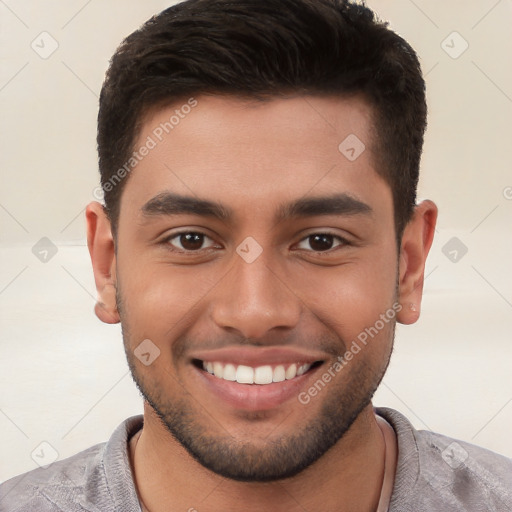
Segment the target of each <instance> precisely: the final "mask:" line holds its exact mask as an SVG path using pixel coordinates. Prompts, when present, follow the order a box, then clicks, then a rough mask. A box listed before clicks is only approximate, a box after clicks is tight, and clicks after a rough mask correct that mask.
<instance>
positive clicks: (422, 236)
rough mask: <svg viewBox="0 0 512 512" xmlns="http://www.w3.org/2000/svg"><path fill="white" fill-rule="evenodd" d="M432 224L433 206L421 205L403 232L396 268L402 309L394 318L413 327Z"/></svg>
mask: <svg viewBox="0 0 512 512" xmlns="http://www.w3.org/2000/svg"><path fill="white" fill-rule="evenodd" d="M436 221H437V206H436V205H435V204H434V203H433V202H432V201H422V202H421V203H420V204H419V205H417V206H416V208H415V209H414V214H413V216H412V219H411V220H410V221H409V223H408V224H407V226H406V227H405V229H404V233H403V236H402V243H401V248H400V265H399V278H400V281H399V294H400V297H399V298H400V304H401V305H402V309H401V310H400V312H399V313H398V314H397V320H398V321H399V322H400V323H402V324H413V323H414V322H416V321H417V320H418V318H419V316H420V309H421V298H422V295H423V281H424V275H425V261H426V259H427V255H428V252H429V250H430V247H431V245H432V240H433V239H434V231H435V227H436Z"/></svg>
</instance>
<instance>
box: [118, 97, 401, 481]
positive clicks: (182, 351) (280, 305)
mask: <svg viewBox="0 0 512 512" xmlns="http://www.w3.org/2000/svg"><path fill="white" fill-rule="evenodd" d="M196 100H197V105H196V106H194V108H193V109H191V111H190V112H189V113H188V114H187V115H185V116H183V118H181V117H180V121H179V124H176V125H175V126H174V127H173V129H172V131H170V132H169V134H165V137H163V138H162V141H159V140H158V138H156V137H155V135H154V133H155V129H156V128H157V127H159V126H161V123H165V122H166V121H168V120H169V118H170V117H171V116H172V115H173V113H174V112H175V110H176V108H178V109H179V107H180V106H179V105H177V106H173V107H172V108H169V109H164V110H159V111H157V112H154V113H153V114H152V115H148V116H147V117H146V119H145V122H144V125H143V127H142V130H141V132H140V134H139V137H138V141H137V142H136V144H135V147H136V148H139V147H141V146H143V145H144V144H145V143H146V142H147V141H148V137H151V138H152V139H154V141H156V145H155V147H153V148H152V149H151V150H150V151H149V152H148V154H147V155H146V156H144V157H143V158H142V159H141V160H140V162H139V163H138V164H137V166H136V168H135V169H134V170H133V171H132V173H131V175H130V176H129V179H128V182H127V183H126V186H125V189H124V191H123V194H122V199H121V205H120V216H119V224H118V234H117V241H116V253H115V257H114V258H113V265H112V268H113V276H114V278H113V279H114V284H115V288H116V291H117V308H118V310H119V315H120V318H121V323H122V328H123V336H124V343H125V348H126V354H127V358H128V362H129V365H130V368H131V371H132V373H133V376H134V379H135V381H136V383H137V385H138V387H139V388H140V390H141V391H142V393H143V395H144V397H145V399H146V401H147V402H148V403H149V404H150V405H151V407H152V408H153V409H154V411H155V412H156V414H157V415H158V416H159V417H160V418H161V420H162V422H163V424H164V425H165V427H166V428H167V430H168V431H169V432H170V433H171V434H172V435H173V436H174V438H175V439H177V440H178V441H179V442H180V443H181V444H182V445H183V446H184V447H185V448H186V449H187V450H188V451H189V453H190V454H191V455H193V457H194V458H195V459H196V460H198V461H199V462H200V463H201V464H203V465H204V466H205V467H207V468H209V469H211V470H212V471H214V472H216V473H218V474H221V475H223V476H226V477H228V478H233V479H238V480H245V481H265V480H267V481H268V480H273V479H277V478H283V477H286V476H291V475H293V474H296V473H298V472H299V471H301V470H303V469H304V468H306V467H308V466H309V465H310V464H312V463H313V462H314V461H315V460H317V459H318V458H319V457H321V456H322V455H323V454H324V453H325V452H326V451H327V450H328V449H329V448H330V447H331V446H333V445H334V444H335V443H336V442H337V441H338V440H339V439H340V438H341V437H342V436H343V435H344V434H345V433H346V432H347V430H348V429H349V427H350V426H351V425H352V424H353V422H354V420H355V419H356V418H357V416H358V415H359V413H360V412H361V411H362V410H363V409H364V408H365V407H367V406H368V404H369V403H370V399H371V396H372V395H373V393H374V391H375V390H376V388H377V386H378V384H379V382H380V380H381V378H382V376H383V374H384V372H385V369H386V367H387V364H388V360H389V356H390V353H391V349H392V343H393V332H394V323H395V319H394V318H392V317H391V319H390V318H387V317H386V318H387V321H386V322H384V321H382V318H383V316H382V315H385V314H386V312H388V316H389V311H390V310H391V311H393V305H394V304H395V302H396V301H397V299H398V297H397V283H399V280H400V275H399V266H398V263H399V258H398V254H397V247H396V238H395V231H394V221H393V202H392V194H391V189H390V187H389V186H388V184H387V183H386V182H385V181H384V180H383V179H382V178H381V177H380V176H379V175H378V174H377V173H376V171H375V166H374V155H373V154H372V137H371V133H370V130H371V111H370V109H369V107H368V106H367V105H366V104H365V103H364V102H363V101H361V100H358V99H339V98H336V99H333V98H316V97H302V98H292V99H276V100H271V101H267V102H259V103H258V102H248V101H243V100H239V99H234V98H220V97H203V96H200V97H198V98H196ZM186 110H188V109H186ZM351 134H354V135H356V136H357V138H358V139H359V140H360V141H362V142H363V143H364V145H365V149H364V151H363V152H362V153H361V154H360V155H359V156H358V157H357V158H356V159H354V158H353V156H354V154H355V155H357V153H358V152H359V151H360V148H362V146H357V147H356V146H354V144H353V143H352V145H349V146H354V148H355V151H353V152H352V151H351V150H350V147H349V148H348V149H347V148H345V149H343V148H344V146H342V150H340V149H339V146H340V143H342V142H343V141H344V140H345V139H346V138H347V137H348V136H349V135H351ZM349 140H350V139H349ZM352 140H354V139H352ZM347 155H348V156H350V157H351V158H347ZM395 306H396V304H395ZM395 309H396V308H395ZM379 319H380V322H379ZM372 328H373V330H371V329H372ZM365 330H366V331H365ZM375 331H377V332H376V333H375ZM365 332H366V333H367V334H368V332H372V334H373V336H372V337H370V336H368V335H367V336H366V338H367V343H366V344H363V343H361V341H360V340H361V339H362V338H364V334H362V333H365ZM358 337H359V338H358ZM144 340H149V341H145V342H144V343H145V344H143V345H141V342H143V341H144ZM358 340H359V341H358ZM353 341H356V343H357V344H358V345H359V346H360V348H361V350H360V351H358V352H357V353H355V354H353V357H352V358H350V357H349V358H345V356H344V355H345V354H346V353H347V351H349V349H350V348H351V347H353V346H354V345H353V344H352V342H353ZM141 351H143V353H144V354H145V355H144V356H143V357H142V358H141V359H142V361H141V360H140V359H139V357H140V353H141ZM137 354H139V357H137ZM148 354H149V355H148ZM340 366H341V369H340ZM326 374H330V375H331V378H330V379H328V378H326V377H325V375H326ZM322 379H323V380H322ZM319 380H322V381H323V382H324V385H323V386H322V385H319V384H318V382H319ZM325 381H328V383H325ZM251 382H252V383H251ZM315 383H316V388H315ZM313 388H314V389H316V392H314V391H311V390H312V389H313Z"/></svg>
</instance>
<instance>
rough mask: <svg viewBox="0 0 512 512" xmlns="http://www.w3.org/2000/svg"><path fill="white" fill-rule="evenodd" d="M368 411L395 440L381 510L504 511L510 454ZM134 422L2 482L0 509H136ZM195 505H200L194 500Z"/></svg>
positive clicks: (510, 489)
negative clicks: (388, 490) (390, 480)
mask: <svg viewBox="0 0 512 512" xmlns="http://www.w3.org/2000/svg"><path fill="white" fill-rule="evenodd" d="M376 412H377V413H378V414H379V415H380V416H382V417H383V418H385V419H386V420H387V421H388V422H389V423H390V424H391V425H392V427H393V428H394V430H395V432H396V434H397V438H398V464H397V472H396V476H395V484H394V488H393V495H392V498H391V504H390V508H389V512H409V511H410V512H425V511H440V512H456V511H465V512H468V511H469V512H477V511H478V512H505V511H512V459H508V458H506V457H503V456H501V455H498V454H496V453H493V452H490V451H488V450H485V449H483V448H480V447H478V446H474V445H472V444H469V443H465V442H463V441H455V440H453V439H450V438H448V437H446V436H443V435H440V434H434V433H432V432H428V431H425V430H416V429H414V427H413V426H412V425H411V424H410V423H409V421H408V420H407V418H405V417H404V416H403V415H402V414H400V413H399V412H397V411H394V410H393V409H388V408H376ZM142 423H143V418H142V416H135V417H132V418H129V419H127V420H126V421H124V422H123V423H121V425H120V426H119V427H118V428H117V429H116V430H115V432H114V433H113V435H112V437H111V438H110V440H109V441H108V442H107V443H102V444H98V445H96V446H93V447H91V448H89V449H87V450H85V451H83V452H80V453H78V454H76V455H74V456H72V457H69V458H68V459H65V460H61V461H57V462H55V463H53V464H51V465H50V466H49V467H47V468H39V469H35V470H33V471H30V472H28V473H25V474H24V475H20V476H17V477H15V478H12V479H11V480H8V481H7V482H4V483H3V484H2V485H1V486H0V511H1V512H29V511H30V512H35V511H37V512H74V511H80V512H83V511H89V512H100V511H101V512H111V511H112V512H114V511H116V512H140V510H141V509H140V505H139V501H138V499H137V493H136V490H135V487H134V483H133V477H132V472H131V467H130V462H129V456H128V441H129V439H130V438H131V436H133V435H134V434H135V433H136V432H137V431H138V430H139V429H140V428H141V427H142ZM196 508H197V509H198V510H201V506H200V504H197V506H196ZM203 508H204V506H203Z"/></svg>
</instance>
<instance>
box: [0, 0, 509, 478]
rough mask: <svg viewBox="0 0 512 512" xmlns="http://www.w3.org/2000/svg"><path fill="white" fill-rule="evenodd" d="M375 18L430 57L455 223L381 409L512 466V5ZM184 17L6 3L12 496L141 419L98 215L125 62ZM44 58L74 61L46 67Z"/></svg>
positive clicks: (4, 207) (2, 368) (431, 151)
mask: <svg viewBox="0 0 512 512" xmlns="http://www.w3.org/2000/svg"><path fill="white" fill-rule="evenodd" d="M368 3H369V5H370V6H371V7H373V8H374V9H375V10H376V11H377V12H378V13H379V14H380V15H381V17H382V18H384V19H388V20H390V22H391V26H392V27H393V28H394V29H395V30H396V31H398V32H399V33H400V34H401V35H402V36H404V37H405V38H406V39H407V40H408V41H409V42H410V43H411V44H412V45H413V47H414V48H415V49H416V50H417V51H418V53H419V55H420V57H421V61H422V66H423V69H424V72H425V74H426V80H427V87H428V100H429V106H430V117H429V129H428V134H427V138H426V145H425V152H424V158H423V162H422V173H423V174H422V180H421V186H420V196H421V197H424V198H425V197H428V198H431V199H433V200H434V201H436V203H437V204H438V205H439V207H440V218H439V225H438V232H437V238H436V241H435V244H434V246H433V249H432V255H431V257H430V260H429V263H428V269H427V274H428V277H427V280H426V289H425V301H424V307H423V314H422V318H421V320H420V322H419V323H418V324H416V325H414V326H410V327H399V329H398V334H397V343H396V348H395V354H394V356H393V359H392V363H391V367H390V369H389V372H388V374H387V376H386V377H385V379H384V382H383V384H382V386H381V388H380V390H379V392H378V393H377V396H376V399H375V404H376V405H387V406H391V407H394V408H397V409H399V410H400V411H402V412H403V413H405V414H406V415H407V416H408V417H409V418H410V419H411V421H412V422H413V423H414V425H415V426H416V427H418V428H428V429H431V430H435V431H439V432H442V433H444V434H446V435H449V436H452V437H455V438H459V439H464V440H466V441H470V442H473V443H476V444H479V445H482V446H485V447H488V448H490V449H492V450H495V451H498V452H501V453H504V454H507V455H508V456H512V441H511V438H510V426H511V424H512V372H511V371H510V368H511V362H512V343H511V341H512V340H511V327H512V270H511V264H510V262H511V261H512V230H511V229H510V226H511V220H512V172H511V164H512V142H511V141H512V128H511V124H512V123H511V118H512V70H511V62H512V38H511V32H510V27H511V24H512V2H511V1H510V0H501V1H496V0H478V1H475V0H473V1H469V2H468V1H462V0H457V1H455V0H435V1H428V2H427V1H426V0H414V1H413V0H394V1H388V0H370V1H369V2H368ZM168 5H170V2H164V1H162V0H158V1H157V0H147V1H145V2H139V1H135V0H130V1H127V0H123V1H121V0H101V1H100V0H89V1H86V0H67V1H63V0H59V1H57V0H48V1H45V2H36V1H35V0H30V1H29V0H19V1H14V0H0V23H1V30H0V34H1V36H0V37H1V40H0V52H1V55H0V57H1V62H2V64H1V67H0V104H1V114H0V115H1V117H0V119H1V132H0V172H1V188H0V224H1V227H0V237H1V238H0V244H1V246H0V257H1V265H0V307H1V317H0V322H1V325H0V333H1V337H0V349H1V360H0V389H1V395H0V431H1V436H0V443H1V444H0V448H1V451H0V480H3V479H6V478H8V477H10V476H13V475H15V474H17V473H20V472H22V471H26V470H29V469H32V468H34V467H36V462H35V460H33V459H32V457H31V454H33V453H41V450H43V452H44V453H45V457H46V459H45V463H46V462H51V461H52V460H53V458H54V457H59V458H63V457H66V456H68V455H71V454H73V453H75V452H77V451H79V450H81V449H84V448H86V447H88V446H90V445H92V444H94V443H97V442H100V441H103V440H106V439H107V438H108V437H109V436H110V434H111V432H112V430H113V429H114V428H115V427H116V426H117V424H118V423H119V422H121V421H122V420H123V419H124V418H126V417H127V416H129V415H132V414H138V413H140V411H141V401H140V398H139V397H138V394H137V391H136V390H135V387H134V385H133V384H132V382H131V378H130V376H129V374H128V370H127V365H126V362H125V358H124V353H123V350H122V343H121V335H120V329H119V327H118V326H106V325H103V324H101V323H100V322H99V321H98V320H97V319H96V318H95V317H94V315H93V305H94V299H95V290H94V283H93V279H92V272H91V269H90V263H89V261H88V254H87V250H86V247H85V238H84V207H85V205H86V204H87V203H88V202H89V201H91V200H93V199H94V197H93V190H94V189H95V187H96V186H97V184H98V175H97V164H96V152H95V135H96V133H95V129H96V128H95V121H96V114H97V102H98V98H97V96H98V94H99V90H100V87H101V83H102V79H103V75H104V72H105V70H106V67H107V62H108V59H109V58H110V56H111V54H112V53H113V51H114V49H115V48H116V46H117V44H118V43H119V42H120V41H121V39H122V38H123V37H124V36H126V35H127V34H128V33H130V32H131V31H133V30H134V29H135V28H137V27H138V26H139V25H140V24H141V23H142V22H143V21H144V20H145V19H147V18H148V17H149V16H150V15H152V14H153V13H156V12H158V11H160V10H161V9H163V8H164V7H166V6H168ZM454 31H456V32H457V33H458V34H453V32H454ZM42 32H48V33H49V34H50V35H51V36H48V35H40V34H41V33H42ZM53 40H54V41H56V42H53ZM33 41H34V43H33ZM443 41H444V42H443ZM31 44H32V45H33V46H34V47H35V48H36V49H38V51H39V52H40V53H44V52H45V51H46V52H48V51H49V50H50V49H51V48H52V44H53V45H56V44H58V48H57V49H56V51H55V52H54V53H53V54H52V55H50V56H47V55H44V56H46V57H47V58H42V57H41V56H40V54H38V53H36V51H34V49H33V48H32V47H31ZM466 44H467V45H468V47H467V49H466V50H465V51H464V52H463V53H461V51H462V50H463V49H464V48H465V46H466ZM450 54H451V55H450ZM459 54H460V55H459ZM454 57H457V58H454ZM43 237H47V238H49V239H50V240H51V241H52V243H53V244H54V245H55V249H56V251H57V252H56V254H55V255H52V257H51V258H48V261H47V262H46V263H44V262H43V261H40V259H38V258H37V257H36V255H34V253H33V252H32V247H33V246H34V245H35V244H36V243H37V242H38V241H39V240H40V239H41V238H43ZM454 237H456V240H452V239H453V238H454ZM450 240H451V242H450ZM449 242H450V244H455V245H448V246H446V244H447V243H449ZM461 244H464V246H465V247H466V248H467V253H466V254H464V255H462V252H463V251H461V249H462V248H463V246H462V245H461ZM454 250H455V251H457V252H456V253H454V252H453V251H454ZM443 251H444V252H443ZM450 252H451V254H450ZM445 253H446V254H445ZM450 258H451V259H454V258H455V259H456V261H451V260H450ZM41 443H48V444H43V445H41ZM34 459H36V457H34Z"/></svg>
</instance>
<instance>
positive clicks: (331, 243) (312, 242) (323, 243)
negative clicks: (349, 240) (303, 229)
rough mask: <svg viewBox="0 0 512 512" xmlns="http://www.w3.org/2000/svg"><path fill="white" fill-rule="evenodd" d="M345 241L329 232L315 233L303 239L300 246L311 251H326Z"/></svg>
mask: <svg viewBox="0 0 512 512" xmlns="http://www.w3.org/2000/svg"><path fill="white" fill-rule="evenodd" d="M345 243H346V242H345V240H343V239H342V238H340V237H339V236H335V235H330V234H329V233H315V234H313V235H309V236H307V237H306V238H304V239H303V240H301V241H300V243H299V245H298V247H299V249H306V250H309V251H315V252H325V251H329V250H330V249H333V248H335V247H338V246H340V245H344V244H345Z"/></svg>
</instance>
